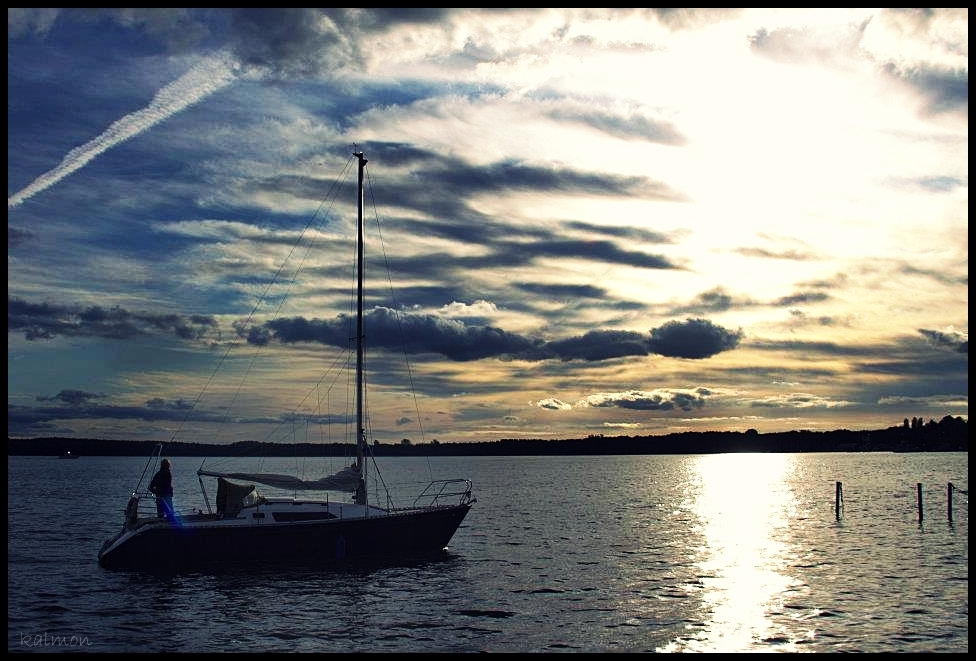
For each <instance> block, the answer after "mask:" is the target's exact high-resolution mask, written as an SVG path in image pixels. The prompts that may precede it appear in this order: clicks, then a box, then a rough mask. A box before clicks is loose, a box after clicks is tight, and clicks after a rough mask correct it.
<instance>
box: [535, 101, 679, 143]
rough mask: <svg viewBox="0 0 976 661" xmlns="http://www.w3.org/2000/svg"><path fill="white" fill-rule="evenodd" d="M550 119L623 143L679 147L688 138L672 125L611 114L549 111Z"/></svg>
mask: <svg viewBox="0 0 976 661" xmlns="http://www.w3.org/2000/svg"><path fill="white" fill-rule="evenodd" d="M547 114H548V115H549V116H550V117H552V118H553V119H557V120H561V121H569V122H573V123H575V124H582V125H584V126H589V127H591V128H593V129H596V130H598V131H603V132H604V133H606V134H607V135H612V136H614V137H617V138H622V139H624V140H633V139H635V138H641V139H643V140H646V141H647V142H653V143H658V144H662V145H670V146H675V147H680V146H683V145H685V144H687V143H688V138H687V137H686V136H685V135H683V134H682V133H681V131H679V130H678V129H677V127H675V125H674V124H672V123H671V122H666V121H661V120H654V119H650V118H647V117H641V116H632V117H623V116H620V115H612V114H610V113H597V112H592V111H582V110H580V111H571V110H563V109H559V110H552V111H550V112H548V113H547Z"/></svg>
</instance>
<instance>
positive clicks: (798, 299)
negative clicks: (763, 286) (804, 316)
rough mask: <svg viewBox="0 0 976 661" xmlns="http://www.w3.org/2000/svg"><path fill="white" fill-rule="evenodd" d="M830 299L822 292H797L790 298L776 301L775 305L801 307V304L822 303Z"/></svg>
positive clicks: (784, 297)
mask: <svg viewBox="0 0 976 661" xmlns="http://www.w3.org/2000/svg"><path fill="white" fill-rule="evenodd" d="M829 299H830V296H828V295H827V294H824V293H823V292H799V293H797V294H791V295H790V296H783V297H782V298H779V299H778V300H777V301H776V303H775V304H776V305H781V306H784V307H789V306H791V305H801V304H803V303H822V302H824V301H827V300H829Z"/></svg>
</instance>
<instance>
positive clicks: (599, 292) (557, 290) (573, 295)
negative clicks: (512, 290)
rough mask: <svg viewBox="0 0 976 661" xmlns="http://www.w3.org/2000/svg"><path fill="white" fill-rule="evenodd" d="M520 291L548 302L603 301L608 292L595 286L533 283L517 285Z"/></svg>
mask: <svg viewBox="0 0 976 661" xmlns="http://www.w3.org/2000/svg"><path fill="white" fill-rule="evenodd" d="M515 286H516V287H517V288H518V289H520V290H522V291H524V292H528V293H530V294H536V295H538V296H542V297H544V298H545V299H546V300H548V301H552V300H557V301H558V300H562V299H580V298H590V299H602V298H603V297H604V296H606V295H607V291H606V290H605V289H603V288H602V287H594V286H593V285H550V284H541V283H533V282H522V283H519V284H517V285H515Z"/></svg>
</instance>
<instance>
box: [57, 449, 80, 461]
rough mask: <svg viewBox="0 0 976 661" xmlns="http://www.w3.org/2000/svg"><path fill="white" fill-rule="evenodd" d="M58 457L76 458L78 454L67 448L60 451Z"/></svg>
mask: <svg viewBox="0 0 976 661" xmlns="http://www.w3.org/2000/svg"><path fill="white" fill-rule="evenodd" d="M59 458H60V459H77V458H78V455H76V454H75V453H74V452H72V451H71V450H68V451H67V452H63V453H61V456H60V457H59Z"/></svg>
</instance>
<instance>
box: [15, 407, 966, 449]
mask: <svg viewBox="0 0 976 661" xmlns="http://www.w3.org/2000/svg"><path fill="white" fill-rule="evenodd" d="M157 445H159V443H157V442H153V441H109V440H100V439H88V438H60V437H57V438H10V437H8V438H7V456H60V455H64V454H66V453H68V452H71V453H72V454H76V455H79V456H108V457H126V456H128V457H147V456H149V455H150V454H152V451H153V449H154V448H155V447H156V446H157ZM349 450H350V448H349V445H347V444H345V443H326V444H321V443H291V444H284V443H261V442H258V441H240V442H237V443H232V444H230V445H214V444H206V443H182V442H180V443H176V442H174V443H166V444H164V448H163V452H164V454H166V455H168V456H171V457H239V456H255V457H337V456H346V455H348V454H349ZM372 450H373V453H374V454H376V455H377V456H388V457H403V456H428V455H430V456H438V455H441V456H448V455H450V456H481V455H485V456H487V455H496V456H536V455H614V454H624V455H627V454H634V455H637V454H715V453H721V452H968V451H969V422H968V420H966V419H964V418H961V417H953V416H949V415H947V416H945V417H944V418H942V420H939V421H935V420H929V421H928V422H925V423H923V422H922V418H912V419H911V421H909V419H908V418H906V419H905V420H904V422H903V423H902V424H901V425H899V426H895V427H889V428H887V429H880V430H876V431H851V430H846V429H838V430H834V431H823V432H818V431H806V430H798V431H788V432H771V433H766V434H761V433H759V432H758V431H756V430H755V429H748V430H746V431H744V432H726V431H703V432H680V433H675V434H667V435H662V436H604V435H602V434H599V435H590V436H587V437H585V438H578V439H564V440H547V439H525V438H518V439H501V440H497V441H479V442H456V443H453V442H452V443H448V442H441V441H438V440H436V439H435V440H432V441H430V442H421V443H415V442H412V441H411V440H410V439H407V438H404V439H401V440H400V441H398V442H394V443H382V442H380V441H378V440H374V441H373V444H372Z"/></svg>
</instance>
